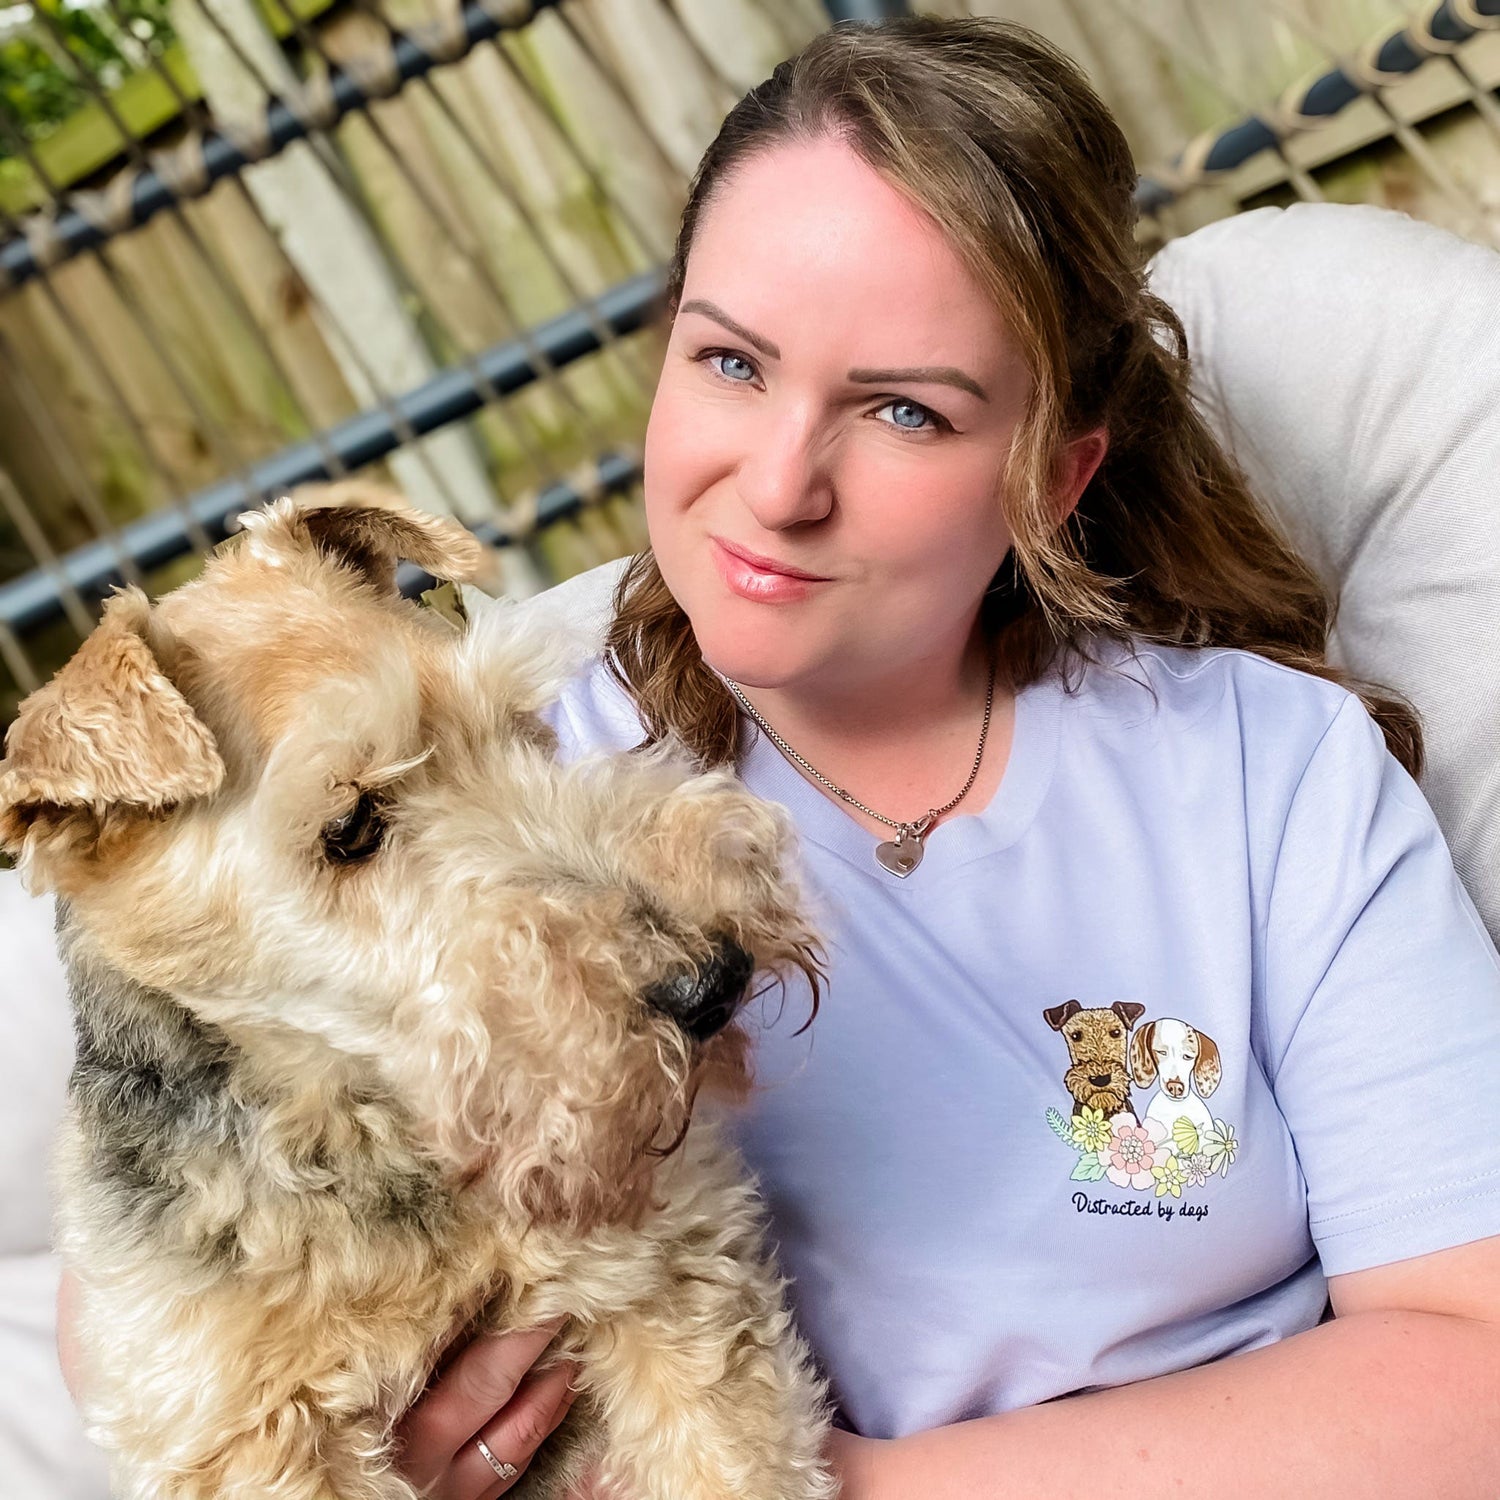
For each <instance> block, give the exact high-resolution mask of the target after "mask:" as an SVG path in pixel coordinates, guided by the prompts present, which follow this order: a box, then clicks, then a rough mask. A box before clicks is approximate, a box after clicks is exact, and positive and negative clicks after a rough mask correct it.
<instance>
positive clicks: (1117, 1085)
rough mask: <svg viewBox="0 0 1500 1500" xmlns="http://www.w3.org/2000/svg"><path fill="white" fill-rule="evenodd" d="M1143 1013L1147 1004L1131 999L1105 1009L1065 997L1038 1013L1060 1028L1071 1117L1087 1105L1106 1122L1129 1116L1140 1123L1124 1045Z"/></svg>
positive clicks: (1055, 1028)
mask: <svg viewBox="0 0 1500 1500" xmlns="http://www.w3.org/2000/svg"><path fill="white" fill-rule="evenodd" d="M1145 1013H1146V1007H1145V1006H1144V1005H1138V1004H1136V1002H1135V1001H1133V1000H1116V1001H1115V1002H1114V1004H1113V1005H1110V1006H1109V1007H1108V1008H1107V1009H1106V1008H1099V1009H1093V1010H1090V1009H1085V1008H1084V1007H1083V1006H1082V1005H1080V1004H1079V1003H1078V1002H1077V1001H1076V1000H1067V1001H1065V1002H1064V1003H1063V1004H1061V1005H1054V1006H1052V1007H1051V1008H1050V1009H1048V1010H1044V1011H1043V1012H1042V1018H1043V1020H1045V1021H1046V1023H1047V1024H1048V1025H1049V1026H1050V1027H1051V1028H1052V1029H1053V1030H1054V1031H1060V1032H1062V1036H1063V1040H1064V1041H1065V1042H1066V1043H1067V1044H1068V1062H1069V1066H1068V1070H1067V1072H1066V1073H1064V1074H1063V1084H1064V1085H1065V1086H1066V1088H1067V1090H1068V1092H1069V1093H1070V1094H1071V1095H1072V1096H1073V1111H1072V1112H1073V1116H1074V1118H1075V1119H1076V1118H1078V1117H1079V1116H1081V1115H1082V1114H1083V1111H1084V1109H1085V1107H1087V1108H1089V1109H1097V1110H1102V1111H1103V1112H1104V1118H1105V1119H1106V1120H1110V1121H1113V1120H1114V1118H1115V1116H1116V1115H1129V1116H1130V1118H1131V1121H1132V1122H1133V1123H1139V1122H1138V1121H1136V1115H1135V1106H1134V1105H1133V1104H1132V1103H1131V1099H1130V1071H1129V1069H1128V1067H1127V1066H1126V1060H1125V1046H1126V1037H1127V1035H1128V1033H1129V1031H1130V1028H1131V1027H1132V1026H1134V1025H1135V1023H1136V1022H1137V1021H1139V1020H1140V1018H1141V1017H1142V1016H1143V1015H1145Z"/></svg>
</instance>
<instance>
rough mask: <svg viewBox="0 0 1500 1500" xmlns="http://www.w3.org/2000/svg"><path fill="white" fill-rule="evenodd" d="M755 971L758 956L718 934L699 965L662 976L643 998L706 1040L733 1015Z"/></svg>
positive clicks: (648, 1003)
mask: <svg viewBox="0 0 1500 1500" xmlns="http://www.w3.org/2000/svg"><path fill="white" fill-rule="evenodd" d="M754 973H755V960H754V959H753V958H751V957H750V955H749V954H748V953H746V952H745V950H744V949H743V948H741V947H740V945H739V944H738V943H736V942H735V941H733V939H731V938H719V939H717V940H716V942H715V944H714V951H713V952H712V953H711V954H710V955H709V957H708V958H707V960H706V961H705V962H704V963H702V964H700V965H699V966H698V968H696V969H693V970H691V971H689V972H688V973H685V974H674V975H673V976H672V977H671V978H670V979H663V980H659V981H658V982H657V983H656V984H653V985H652V986H651V987H650V988H649V989H648V990H647V991H646V993H645V995H644V996H643V997H642V998H643V999H644V1000H645V1002H646V1004H647V1005H649V1006H650V1007H651V1008H652V1010H658V1011H660V1012H661V1013H662V1014H663V1015H664V1016H669V1017H670V1018H671V1019H672V1020H674V1021H675V1022H676V1023H677V1024H678V1025H679V1026H680V1027H681V1028H682V1029H683V1030H684V1031H685V1032H686V1033H687V1034H688V1035H689V1036H690V1037H692V1039H693V1040H694V1041H695V1042H706V1041H707V1040H708V1039H709V1037H711V1036H713V1035H714V1034H715V1033H717V1032H720V1031H722V1030H723V1029H724V1028H725V1027H726V1026H727V1025H728V1024H729V1023H730V1021H731V1020H733V1019H734V1013H735V1011H736V1010H737V1009H738V1008H739V1003H740V1001H741V1000H742V999H743V998H744V995H745V989H746V987H747V986H748V985H749V983H750V976H751V975H752V974H754Z"/></svg>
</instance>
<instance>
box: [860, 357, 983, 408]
mask: <svg viewBox="0 0 1500 1500" xmlns="http://www.w3.org/2000/svg"><path fill="white" fill-rule="evenodd" d="M849 379H850V380H854V381H858V382H859V384H861V385H885V384H886V383H887V382H893V381H903V380H906V381H917V382H918V383H926V384H930V385H953V386H957V387H958V389H959V390H961V391H968V392H969V393H970V394H971V395H975V396H978V397H979V399H980V400H981V401H988V400H989V399H990V398H989V397H988V396H986V395H985V393H984V388H983V387H982V386H981V385H980V384H979V382H978V381H977V380H975V379H974V377H973V376H972V375H965V374H964V372H963V371H962V370H957V369H955V368H954V367H953V366H952V365H925V366H921V367H914V368H910V369H905V370H850V371H849Z"/></svg>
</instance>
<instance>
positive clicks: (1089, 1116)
mask: <svg viewBox="0 0 1500 1500" xmlns="http://www.w3.org/2000/svg"><path fill="white" fill-rule="evenodd" d="M1070 1134H1071V1136H1072V1138H1073V1144H1074V1145H1075V1146H1077V1147H1078V1149H1079V1150H1080V1151H1100V1150H1102V1149H1103V1148H1104V1147H1105V1146H1107V1145H1109V1139H1110V1135H1111V1131H1110V1126H1109V1122H1108V1121H1107V1120H1106V1119H1105V1118H1104V1111H1103V1110H1102V1109H1090V1108H1089V1106H1088V1105H1087V1104H1085V1105H1084V1106H1083V1114H1082V1115H1081V1116H1078V1117H1075V1119H1074V1120H1073V1128H1072V1130H1071V1132H1070Z"/></svg>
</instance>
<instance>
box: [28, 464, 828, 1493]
mask: <svg viewBox="0 0 1500 1500" xmlns="http://www.w3.org/2000/svg"><path fill="white" fill-rule="evenodd" d="M243 520H244V525H245V528H246V529H245V532H244V534H243V535H241V536H239V537H238V538H236V539H234V540H233V541H232V542H231V543H230V544H228V545H227V546H226V547H225V548H224V549H222V550H221V552H220V553H219V554H218V555H216V556H214V557H212V558H210V559H209V560H208V562H207V564H206V567H205V570H204V572H203V575H202V576H201V577H200V578H199V579H198V580H196V581H195V582H192V583H189V584H186V585H184V586H183V587H182V588H180V589H178V590H176V591H175V592H173V593H171V594H169V595H167V596H166V597H165V598H164V599H162V600H161V601H160V602H159V603H158V604H156V605H155V606H153V605H151V604H150V603H149V602H148V600H147V598H146V596H145V595H144V594H142V593H140V592H139V591H137V590H127V591H125V592H123V593H120V594H118V595H116V596H115V597H114V598H113V599H111V600H110V601H109V603H108V605H107V606H106V608H105V611H104V617H103V620H102V622H101V623H100V624H99V626H98V627H97V629H96V630H95V631H94V633H93V634H92V635H91V636H90V637H89V638H88V640H87V641H86V642H85V643H84V644H83V645H82V646H81V647H80V648H79V650H78V651H77V653H76V654H75V655H74V657H73V658H72V660H71V661H70V662H69V663H68V664H67V665H66V666H65V667H64V668H63V669H62V671H61V672H60V673H59V674H58V676H57V677H56V678H54V679H53V681H52V682H51V683H49V684H48V685H46V686H44V687H43V688H41V689H40V690H39V691H37V692H36V693H34V694H32V695H31V697H30V698H28V699H27V700H26V702H25V703H24V704H23V706H22V708H21V711H20V717H19V719H18V721H17V722H16V724H15V725H14V727H13V728H12V730H11V732H10V735H9V738H8V741H7V751H8V755H7V759H6V760H5V761H4V762H3V764H0V841H3V843H4V845H5V846H6V847H7V848H8V849H9V850H11V851H12V852H13V853H14V854H15V855H16V856H17V857H18V859H19V862H20V865H21V868H22V870H23V873H24V876H25V878H26V880H27V882H28V883H29V885H30V886H31V887H32V888H33V889H45V890H48V891H51V892H54V893H56V895H57V896H58V898H59V900H58V914H59V939H60V943H61V946H62V950H63V953H64V957H65V960H66V962H67V965H68V968H69V974H70V983H71V988H72V995H73V1001H74V1006H75V1011H76V1017H75V1019H76V1027H77V1036H78V1061H77V1067H76V1070H75V1073H74V1077H73V1080H72V1085H71V1104H70V1113H69V1118H68V1122H67V1125H66V1128H65V1131H64V1136H63V1140H62V1145H61V1149H60V1156H59V1161H58V1177H59V1183H60V1192H61V1209H60V1221H59V1236H60V1242H61V1246H62V1249H63V1250H64V1253H65V1255H66V1257H67V1259H68V1261H69V1263H70V1264H71V1265H72V1267H73V1268H74V1269H75V1271H76V1273H77V1275H78V1278H79V1282H80V1296H81V1302H82V1307H81V1311H80V1314H79V1329H80V1334H81V1338H82V1342H83V1344H84V1347H86V1348H87V1349H88V1350H89V1353H90V1359H89V1371H88V1377H89V1378H88V1382H87V1388H86V1391H85V1397H86V1417H87V1419H88V1423H89V1428H90V1431H91V1434H92V1435H93V1436H94V1438H95V1439H96V1440H97V1441H99V1442H100V1443H101V1444H102V1445H103V1446H104V1447H105V1448H106V1449H107V1450H108V1451H109V1452H110V1454H111V1456H112V1463H113V1466H114V1486H113V1489H112V1493H113V1494H115V1495H116V1496H117V1497H119V1500H271V1497H275V1500H416V1497H415V1492H414V1491H413V1489H412V1488H411V1487H410V1486H409V1485H408V1484H407V1483H406V1482H405V1481H404V1480H403V1479H401V1478H400V1477H399V1475H398V1474H397V1473H396V1472H395V1470H394V1468H393V1466H392V1453H391V1429H392V1425H393V1422H394V1420H395V1418H396V1417H397V1416H398V1415H399V1414H400V1413H401V1412H402V1411H404V1410H405V1408H406V1407H407V1406H408V1405H409V1404H410V1403H411V1401H412V1400H413V1399H414V1398H415V1397H416V1396H417V1395H418V1394H419V1392H420V1391H421V1390H422V1388H423V1386H424V1384H425V1382H426V1381H427V1379H428V1377H429V1374H430V1373H431V1371H432V1370H433V1368H434V1365H435V1362H436V1361H437V1359H438V1357H439V1355H440V1353H441V1352H442V1350H443V1348H444V1346H445V1343H446V1341H447V1340H448V1338H449V1337H450V1336H451V1334H452V1331H453V1330H454V1329H455V1328H456V1327H458V1326H461V1325H464V1324H465V1323H467V1325H468V1327H469V1328H471V1329H480V1328H495V1329H505V1328H515V1327H523V1326H527V1327H529V1326H535V1325H536V1324H538V1323H540V1322H543V1321H545V1320H547V1319H550V1318H552V1317H554V1316H559V1315H566V1317H567V1320H568V1321H567V1322H566V1324H565V1325H564V1327H563V1329H562V1331H561V1332H560V1333H559V1335H558V1337H557V1339H556V1341H555V1345H554V1350H553V1355H552V1357H553V1358H554V1359H563V1358H568V1359H573V1360H577V1361H579V1363H580V1365H581V1370H582V1373H581V1376H580V1383H581V1387H582V1394H581V1395H580V1397H579V1399H578V1402H577V1404H576V1405H575V1406H574V1408H573V1410H572V1412H571V1413H570V1415H569V1418H568V1419H567V1421H566V1422H565V1423H564V1425H563V1426H562V1427H561V1428H559V1430H558V1433H557V1434H556V1435H555V1437H554V1439H553V1440H552V1441H551V1442H550V1444H549V1445H548V1446H547V1447H545V1448H544V1449H543V1450H542V1452H541V1453H540V1454H539V1455H538V1457H537V1459H536V1461H535V1462H534V1463H533V1464H532V1465H531V1467H530V1468H529V1469H528V1470H527V1471H526V1473H525V1474H524V1475H523V1476H522V1479H521V1481H520V1482H519V1484H517V1485H516V1486H514V1487H513V1488H511V1489H510V1490H509V1491H508V1494H509V1495H511V1496H512V1497H524V1500H549V1497H553V1496H557V1495H560V1494H562V1493H564V1492H565V1491H566V1490H567V1488H568V1487H569V1486H570V1485H571V1484H572V1483H573V1481H574V1479H575V1477H576V1476H577V1474H578V1473H579V1472H580V1471H581V1470H582V1469H583V1468H584V1467H586V1466H587V1465H588V1464H590V1463H592V1462H594V1461H596V1460H597V1461H599V1462H600V1463H601V1464H602V1477H603V1479H604V1481H605V1482H606V1483H607V1484H609V1485H610V1486H612V1487H617V1488H612V1490H611V1492H612V1493H618V1494H619V1495H621V1496H622V1497H627V1500H728V1497H730V1496H735V1497H741V1500H825V1497H831V1496H832V1495H833V1493H834V1484H833V1481H832V1479H831V1477H830V1476H829V1475H828V1474H827V1473H826V1471H825V1470H824V1469H823V1468H822V1466H821V1461H820V1453H821V1449H822V1443H823V1438H824V1434H825V1430H826V1427H825V1411H824V1405H823V1393H822V1387H821V1384H820V1382H819V1381H818V1379H817V1378H816V1377H815V1375H814V1372H813V1369H812V1366H811V1361H810V1358H809V1356H808V1352H807V1350H806V1348H805V1347H804V1345H803V1344H802V1342H801V1341H800V1340H799V1338H798V1337H797V1335H796V1333H795V1332H794V1330H793V1328H792V1326H791V1324H790V1320H789V1317H788V1314H787V1311H786V1309H785V1307H784V1305H783V1301H782V1297H781V1282H780V1280H779V1278H778V1276H777V1275H776V1273H775V1270H774V1268H773V1267H772V1265H771V1263H770V1260H769V1256H768V1253H767V1250H766V1247H765V1243H764V1239H763V1228H764V1222H763V1212H762V1209H761V1207H760V1205H759V1204H758V1202H757V1200H756V1198H755V1197H754V1195H753V1193H752V1191H751V1190H750V1188H749V1186H748V1185H747V1182H746V1180H745V1178H744V1177H743V1175H742V1173H741V1171H740V1169H739V1167H738V1164H737V1163H736V1161H735V1160H734V1159H733V1157H732V1156H731V1154H730V1153H729V1152H728V1151H727V1150H726V1149H725V1148H724V1147H723V1146H722V1145H721V1144H720V1143H719V1141H718V1140H717V1139H716V1137H715V1134H714V1132H713V1130H712V1129H711V1128H710V1127H709V1125H708V1123H707V1121H706V1120H704V1119H702V1118H701V1117H700V1118H699V1120H697V1121H696V1122H695V1121H694V1119H693V1113H692V1108H693V1102H694V1098H695V1095H696V1094H697V1093H698V1091H699V1089H700V1088H705V1089H708V1088H711V1089H715V1090H717V1091H719V1092H720V1093H721V1094H726V1095H728V1096H731V1097H732V1096H734V1095H735V1094H736V1093H737V1092H740V1091H743V1090H744V1089H745V1088H746V1087H747V1086H748V1076H747V1074H748V1068H747V1057H748V1051H749V1043H748V1040H747V1038H746V1036H745V1034H744V1033H743V1032H742V1031H741V1029H740V1028H739V1027H738V1026H736V1025H733V1024H731V1023H732V1021H733V1019H734V1016H735V1013H736V1011H737V1009H738V1007H739V1006H740V1003H741V1000H742V998H743V997H744V995H745V991H746V988H747V985H748V983H749V981H750V979H751V976H752V974H753V973H755V972H760V973H763V974H764V975H766V976H768V977H769V978H771V979H775V980H781V981H785V980H787V979H790V978H792V977H795V976H796V975H798V974H800V975H802V976H804V977H805V978H806V979H807V981H808V982H809V985H810V988H811V997H812V1001H813V1003H814V1004H815V1003H816V999H817V995H818V992H819V985H818V980H819V978H820V970H819V966H818V958H817V953H818V949H817V940H816V937H815V936H814V934H813V933H812V932H811V931H810V930H809V929H808V928H807V927H806V926H805V925H804V922H803V919H802V916H801V915H800V911H801V903H800V899H799V892H798V890H797V888H796V886H795V885H794V884H793V882H792V881H791V879H790V878H789V876H788V873H787V868H788V863H789V861H788V854H789V851H790V839H791V829H790V824H789V822H788V821H787V820H786V818H785V816H784V815H783V814H782V813H781V812H780V810H779V809H777V808H774V807H771V806H769V805H767V804H763V803H761V802H759V801H758V800H756V799H755V798H753V797H751V796H750V795H749V794H748V793H747V792H745V790H744V789H743V787H742V786H741V785H740V784H739V783H738V781H737V780H736V779H735V778H734V776H733V775H732V774H731V773H729V772H713V773H707V774H699V773H698V772H697V770H696V768H695V767H694V766H693V765H691V764H690V763H689V760H688V757H687V755H686V753H685V752H684V751H683V750H682V749H681V747H680V746H676V745H674V744H672V743H667V744H663V745H659V746H656V747H653V748H652V749H650V750H647V751H641V752H637V753H633V754H630V755H624V756H619V757H613V758H611V757H603V756H599V757H592V758H588V759H584V760H581V761H578V762H576V763H574V764H571V765H567V766H564V765H562V764H561V763H560V762H559V761H558V759H557V757H556V754H555V751H556V740H555V737H554V736H553V734H552V731H551V730H550V729H549V728H548V726H547V725H546V723H545V722H544V721H543V719H542V718H541V717H539V710H540V709H541V708H542V707H543V706H544V705H545V704H546V703H547V702H548V701H549V700H550V697H551V696H552V695H553V694H555V692H556V689H557V686H558V684H559V683H560V682H561V681H563V680H565V678H566V677H567V676H568V674H569V672H570V671H571V670H572V669H573V668H574V666H575V663H574V662H573V661H572V660H571V659H569V657H568V655H567V654H566V653H565V652H564V650H563V648H562V647H560V646H559V645H558V644H556V643H555V642H554V640H553V639H552V638H550V637H549V638H539V637H538V635H537V633H536V631H535V630H533V629H528V628H527V627H526V626H525V625H524V623H523V621H522V619H521V615H520V612H519V611H516V610H515V609H514V608H512V607H506V606H503V605H496V606H495V607H494V608H493V609H490V610H486V611H484V612H483V614H476V616H475V617H474V619H473V620H471V621H470V622H469V625H468V627H467V629H464V628H461V627H456V626H455V625H453V624H451V623H450V622H449V621H448V620H447V619H445V618H444V617H443V616H442V615H441V614H439V613H438V612H437V611H434V610H426V609H420V608H418V607H416V606H414V605H411V604H408V603H407V602H406V601H405V600H403V599H402V598H401V597H400V595H399V594H398V592H397V590H396V588H395V570H396V561H397V558H398V557H406V558H410V559H412V560H413V561H415V562H417V563H419V564H420V565H421V566H422V567H424V568H426V569H427V570H428V571H429V572H431V573H434V574H437V575H439V576H441V577H447V578H464V577H471V576H473V574H474V572H475V570H476V568H477V567H478V566H479V562H480V550H479V547H478V544H477V543H476V542H475V541H474V540H473V539H472V538H471V537H470V536H469V535H468V533H467V532H465V531H464V530H463V528H462V527H460V526H459V525H458V524H457V523H456V522H451V521H445V520H441V519H438V518H436V517H432V516H428V515H425V514H423V513H422V512H419V511H416V510H413V509H411V508H409V507H407V506H406V505H404V504H403V503H402V502H400V501H398V500H396V499H395V498H394V497H391V496H388V495H386V494H384V493H383V492H380V491H377V490H375V489H373V488H372V487H370V486H366V485H362V484H359V483H346V484H343V485H339V486H332V487H326V488H323V489H320V490H318V491H316V492H313V493H311V494H307V493H304V494H301V495H299V496H297V497H294V498H288V499H283V500H279V501H277V502H276V503H275V504H274V505H271V506H269V507H267V508H265V509H264V510H261V511H258V512H252V513H250V514H249V515H247V516H246V517H244V518H243ZM500 1457H502V1458H503V1457H504V1455H503V1454H502V1455H500ZM491 1493H493V1491H492V1492H491Z"/></svg>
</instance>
